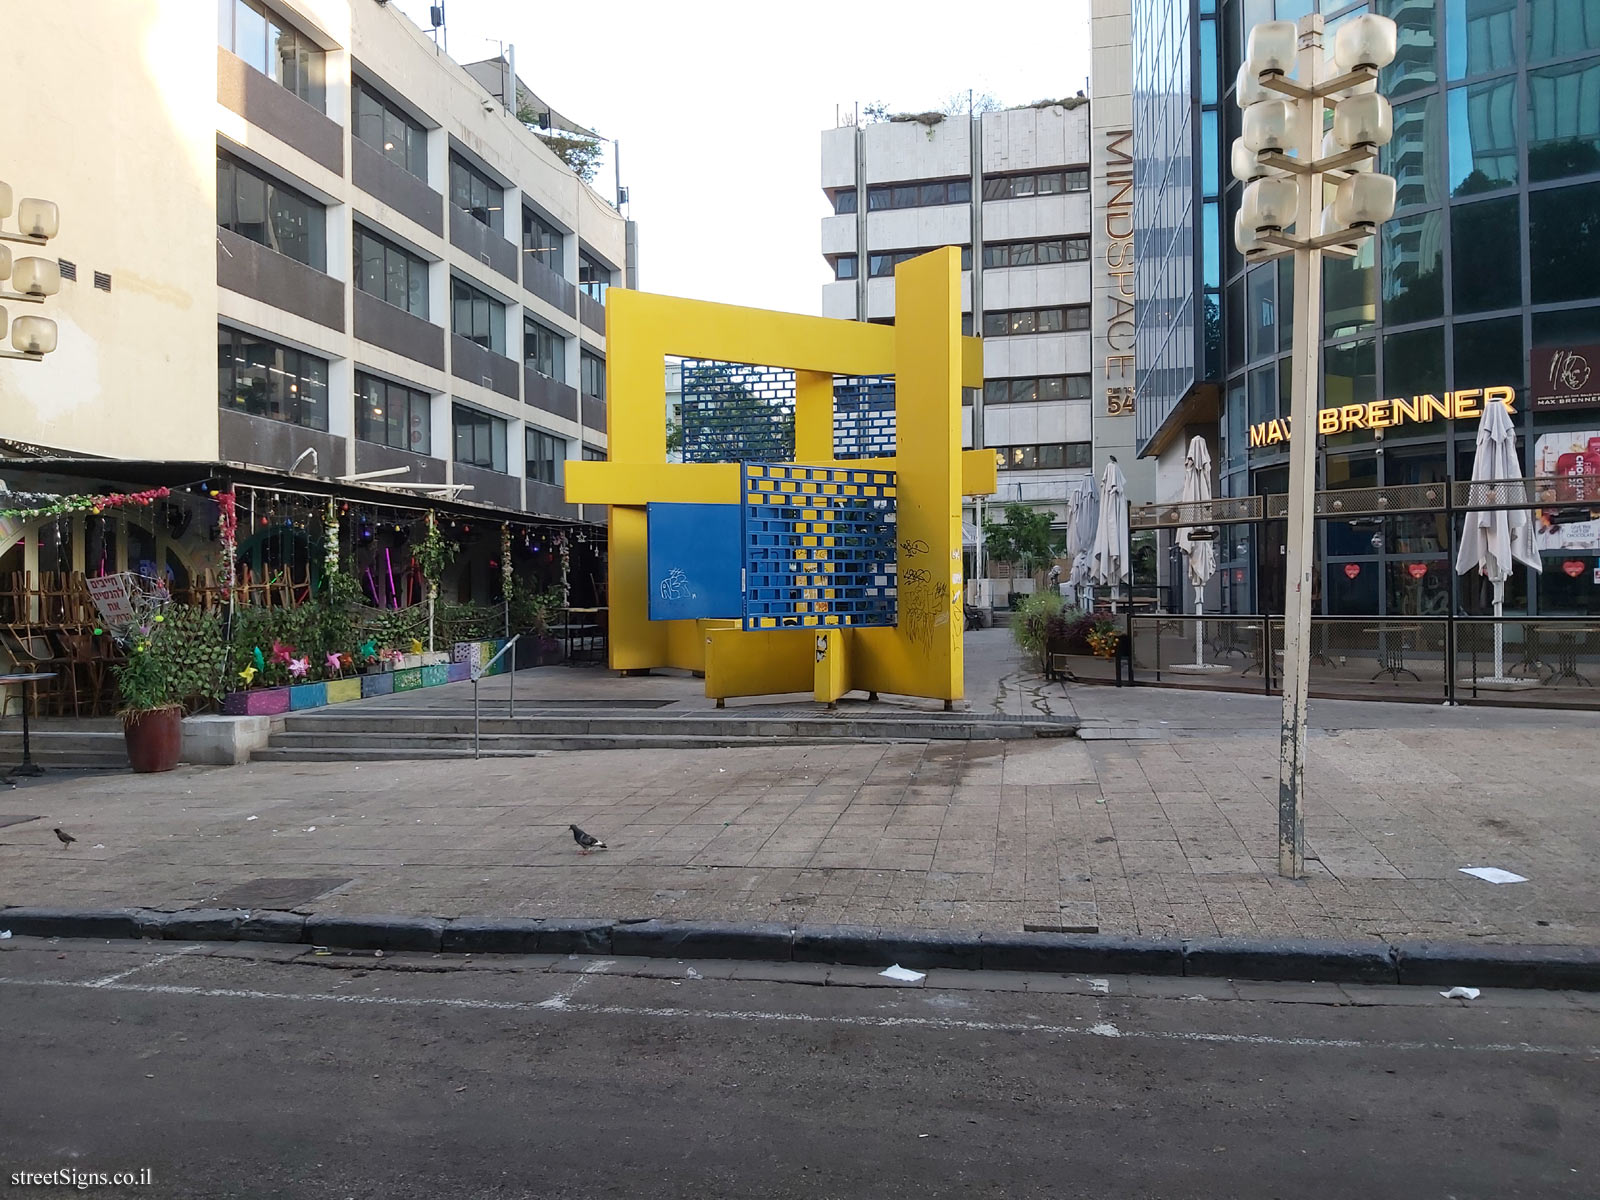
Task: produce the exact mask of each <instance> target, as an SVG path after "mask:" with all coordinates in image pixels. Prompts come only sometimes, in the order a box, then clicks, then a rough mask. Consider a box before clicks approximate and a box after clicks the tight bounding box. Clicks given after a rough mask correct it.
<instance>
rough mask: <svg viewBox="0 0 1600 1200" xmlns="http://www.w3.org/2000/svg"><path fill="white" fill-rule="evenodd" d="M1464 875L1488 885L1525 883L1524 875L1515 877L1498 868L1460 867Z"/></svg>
mask: <svg viewBox="0 0 1600 1200" xmlns="http://www.w3.org/2000/svg"><path fill="white" fill-rule="evenodd" d="M1461 871H1462V873H1463V874H1465V875H1476V876H1477V877H1478V878H1479V879H1483V880H1487V881H1488V882H1489V883H1527V882H1528V877H1527V876H1526V875H1517V874H1515V873H1514V872H1511V871H1503V870H1501V869H1500V868H1499V867H1462V868H1461Z"/></svg>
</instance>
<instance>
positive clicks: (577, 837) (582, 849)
mask: <svg viewBox="0 0 1600 1200" xmlns="http://www.w3.org/2000/svg"><path fill="white" fill-rule="evenodd" d="M567 828H568V829H570V830H572V840H573V841H575V842H577V843H578V853H579V854H587V853H589V851H591V850H593V849H595V847H597V846H598V847H599V848H600V849H601V850H604V849H605V848H606V844H605V843H604V842H602V841H601V840H600V839H599V838H597V837H595V836H594V834H592V833H585V832H584V831H583V830H581V829H579V828H578V827H577V826H576V825H568V826H567Z"/></svg>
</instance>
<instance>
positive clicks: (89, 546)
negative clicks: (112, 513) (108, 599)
mask: <svg viewBox="0 0 1600 1200" xmlns="http://www.w3.org/2000/svg"><path fill="white" fill-rule="evenodd" d="M83 573H84V574H85V575H87V576H89V577H90V578H94V577H95V576H98V575H115V574H116V573H117V519H116V518H115V517H104V516H101V517H97V516H93V515H91V516H87V517H85V518H84V519H83Z"/></svg>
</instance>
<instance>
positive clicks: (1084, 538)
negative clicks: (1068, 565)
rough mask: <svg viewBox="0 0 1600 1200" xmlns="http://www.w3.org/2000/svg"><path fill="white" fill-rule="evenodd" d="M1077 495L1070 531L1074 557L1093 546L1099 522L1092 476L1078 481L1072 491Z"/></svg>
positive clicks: (1098, 504)
mask: <svg viewBox="0 0 1600 1200" xmlns="http://www.w3.org/2000/svg"><path fill="white" fill-rule="evenodd" d="M1074 490H1075V491H1076V492H1077V494H1078V507H1077V509H1076V510H1075V513H1074V517H1073V523H1074V525H1075V528H1074V529H1073V530H1072V534H1073V537H1074V542H1073V544H1074V545H1075V546H1076V547H1077V549H1076V550H1075V551H1074V552H1073V553H1074V557H1076V556H1077V555H1078V554H1080V553H1087V552H1088V551H1089V550H1090V549H1091V548H1092V547H1093V546H1094V531H1095V526H1096V525H1097V524H1099V521H1100V498H1099V496H1097V495H1096V494H1095V490H1094V476H1092V475H1091V476H1088V477H1087V478H1084V479H1080V480H1079V481H1078V486H1077V487H1076V488H1075V489H1074Z"/></svg>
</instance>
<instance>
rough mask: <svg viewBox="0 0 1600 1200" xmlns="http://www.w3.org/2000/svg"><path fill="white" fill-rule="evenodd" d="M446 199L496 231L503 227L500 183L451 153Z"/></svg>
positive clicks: (503, 195) (502, 195) (502, 193)
mask: <svg viewBox="0 0 1600 1200" xmlns="http://www.w3.org/2000/svg"><path fill="white" fill-rule="evenodd" d="M450 203H451V204H454V205H455V206H456V207H457V208H459V209H461V211H462V212H465V213H467V214H469V215H470V216H471V217H472V219H473V220H474V221H477V222H479V223H480V224H483V225H487V226H488V227H489V228H490V229H492V230H494V231H495V232H496V233H499V232H501V230H502V229H503V227H504V226H503V220H502V212H501V210H502V209H503V208H504V205H505V193H504V192H503V191H502V190H501V188H500V185H499V184H498V183H496V182H495V181H494V180H492V179H490V178H489V177H488V176H487V175H485V174H484V173H483V172H482V171H480V170H478V168H477V167H475V166H473V165H472V164H471V163H469V162H467V161H466V160H465V159H463V158H461V157H460V156H458V155H455V154H452V155H451V156H450Z"/></svg>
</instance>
